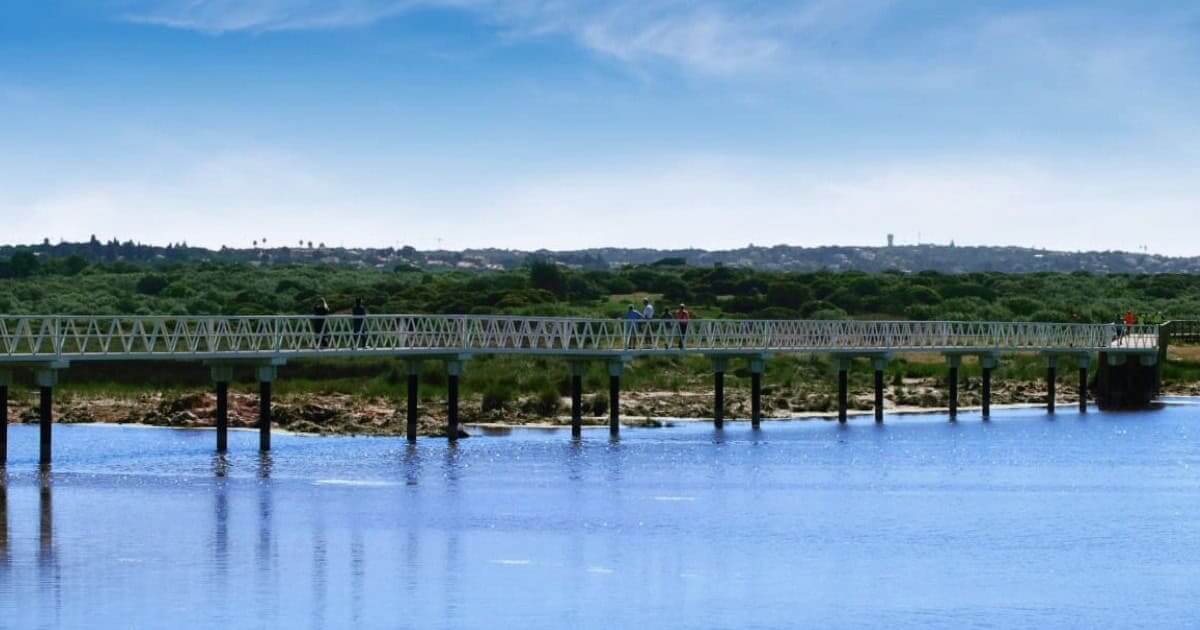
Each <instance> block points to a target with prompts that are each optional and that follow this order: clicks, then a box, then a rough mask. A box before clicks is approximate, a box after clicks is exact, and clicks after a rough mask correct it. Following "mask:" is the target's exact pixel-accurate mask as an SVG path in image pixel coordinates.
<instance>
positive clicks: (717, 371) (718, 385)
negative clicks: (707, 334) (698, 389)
mask: <svg viewBox="0 0 1200 630" xmlns="http://www.w3.org/2000/svg"><path fill="white" fill-rule="evenodd" d="M712 364H713V427H715V428H717V429H720V428H722V427H724V426H725V369H726V368H727V367H728V362H727V361H726V359H725V358H724V357H713V360H712Z"/></svg>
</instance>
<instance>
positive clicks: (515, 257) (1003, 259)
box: [0, 238, 1200, 273]
mask: <svg viewBox="0 0 1200 630" xmlns="http://www.w3.org/2000/svg"><path fill="white" fill-rule="evenodd" d="M19 252H28V253H32V254H33V255H34V256H36V257H38V258H47V257H61V258H70V257H72V256H77V257H79V258H82V259H84V260H86V261H88V262H90V263H95V262H109V263H115V262H127V263H134V264H142V265H145V264H149V265H160V264H169V263H178V262H203V261H209V262H237V263H246V264H254V265H278V264H331V265H339V266H353V267H371V268H378V269H385V270H392V269H397V268H399V269H420V270H448V269H459V270H504V269H513V268H516V267H520V266H522V265H525V264H526V263H527V262H528V261H529V260H530V259H531V258H540V259H546V260H552V261H555V262H557V263H559V264H562V265H565V266H568V267H573V268H579V269H611V268H614V267H621V266H624V265H660V266H677V265H688V266H700V267H711V266H717V265H724V266H732V267H751V268H754V269H760V270H775V271H820V270H828V271H865V272H881V271H899V272H918V271H939V272H942V273H968V272H977V271H1001V272H1010V273H1030V272H1039V271H1054V272H1072V271H1086V272H1091V273H1200V257H1187V258H1185V257H1170V256H1159V255H1153V254H1141V253H1133V252H1119V251H1104V252H1063V251H1051V250H1044V249H1032V248H1026V247H995V246H981V247H962V246H958V247H956V246H954V245H953V244H951V245H898V246H894V247H851V246H822V247H796V246H791V245H774V246H770V247H760V246H754V245H751V246H748V247H742V248H738V249H729V250H716V251H709V250H704V249H651V248H620V247H602V248H593V249H581V250H564V251H552V250H537V251H521V250H511V249H466V250H462V251H448V250H417V249H414V248H412V247H400V248H394V247H387V248H357V247H326V246H325V245H324V244H323V243H318V244H314V243H311V242H304V243H301V244H299V245H297V246H276V245H275V244H273V243H271V244H268V243H267V242H266V241H265V240H264V241H263V242H262V244H261V245H259V244H258V243H255V246H253V247H246V248H229V247H222V248H221V249H216V250H214V249H207V248H203V247H192V246H189V245H188V244H187V243H172V244H169V245H165V246H163V245H146V244H142V243H135V242H133V241H123V242H122V241H119V240H117V239H112V240H109V241H106V242H102V241H99V240H97V239H95V238H93V239H92V240H91V241H88V242H80V243H69V242H62V243H57V244H52V243H50V242H49V241H44V242H42V243H40V244H36V245H3V246H0V260H8V259H10V258H11V257H12V256H13V255H14V254H17V253H19Z"/></svg>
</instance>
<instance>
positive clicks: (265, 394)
mask: <svg viewBox="0 0 1200 630" xmlns="http://www.w3.org/2000/svg"><path fill="white" fill-rule="evenodd" d="M254 375H255V377H256V378H257V379H258V450H260V451H269V450H271V384H272V383H274V382H275V378H276V377H277V376H278V370H277V368H276V367H275V366H274V365H260V366H258V368H257V369H256V370H255V371H254Z"/></svg>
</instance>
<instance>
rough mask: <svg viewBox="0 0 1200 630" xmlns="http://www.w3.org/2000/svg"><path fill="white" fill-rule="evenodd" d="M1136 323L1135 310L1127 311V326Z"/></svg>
mask: <svg viewBox="0 0 1200 630" xmlns="http://www.w3.org/2000/svg"><path fill="white" fill-rule="evenodd" d="M1136 323H1137V316H1136V315H1134V314H1133V311H1125V328H1131V327H1133V325H1134V324H1136Z"/></svg>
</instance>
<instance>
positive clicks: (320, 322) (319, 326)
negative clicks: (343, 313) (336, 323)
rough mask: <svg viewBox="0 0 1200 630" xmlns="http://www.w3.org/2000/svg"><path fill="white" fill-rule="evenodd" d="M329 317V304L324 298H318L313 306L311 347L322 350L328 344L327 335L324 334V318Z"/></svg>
mask: <svg viewBox="0 0 1200 630" xmlns="http://www.w3.org/2000/svg"><path fill="white" fill-rule="evenodd" d="M326 317H329V303H328V302H326V301H325V298H320V299H318V300H317V303H316V304H315V305H313V318H312V329H313V345H314V346H316V347H317V348H324V347H325V346H326V344H328V342H329V334H328V333H326V332H325V318H326Z"/></svg>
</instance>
